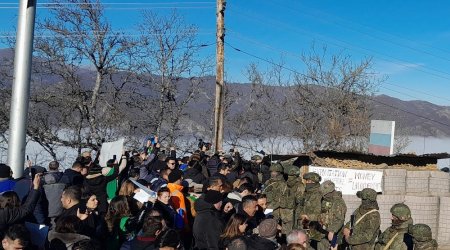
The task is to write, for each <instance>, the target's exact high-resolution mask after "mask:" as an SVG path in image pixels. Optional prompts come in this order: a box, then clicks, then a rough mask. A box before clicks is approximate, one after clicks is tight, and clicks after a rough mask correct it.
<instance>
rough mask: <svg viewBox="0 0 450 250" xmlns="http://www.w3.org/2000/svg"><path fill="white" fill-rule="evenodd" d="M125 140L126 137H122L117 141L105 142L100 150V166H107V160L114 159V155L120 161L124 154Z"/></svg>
mask: <svg viewBox="0 0 450 250" xmlns="http://www.w3.org/2000/svg"><path fill="white" fill-rule="evenodd" d="M124 142H125V139H123V138H122V139H119V140H117V141H113V142H105V143H103V144H102V149H101V151H100V159H99V163H100V166H102V167H106V162H107V161H108V160H110V159H112V158H113V156H114V155H115V156H116V157H117V161H119V160H120V157H121V156H122V151H123V143H124Z"/></svg>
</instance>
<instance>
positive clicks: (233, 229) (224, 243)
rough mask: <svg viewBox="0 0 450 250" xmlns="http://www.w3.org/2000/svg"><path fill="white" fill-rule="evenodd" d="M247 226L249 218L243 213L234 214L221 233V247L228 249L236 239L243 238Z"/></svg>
mask: <svg viewBox="0 0 450 250" xmlns="http://www.w3.org/2000/svg"><path fill="white" fill-rule="evenodd" d="M246 228H247V218H245V216H243V215H241V214H233V215H232V216H231V218H230V220H229V221H228V223H227V225H226V227H225V229H224V231H223V233H222V235H220V242H219V243H220V244H219V247H220V249H226V248H228V246H229V245H230V244H231V242H232V241H234V240H235V239H238V238H241V239H243V236H244V233H245V230H246Z"/></svg>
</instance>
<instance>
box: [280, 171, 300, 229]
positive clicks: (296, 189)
mask: <svg viewBox="0 0 450 250" xmlns="http://www.w3.org/2000/svg"><path fill="white" fill-rule="evenodd" d="M284 173H285V174H287V175H288V179H287V181H286V184H287V187H288V191H289V192H288V196H289V197H288V199H286V203H287V204H286V209H283V210H285V211H284V212H285V213H286V216H287V215H290V217H289V218H290V222H289V223H286V225H283V230H282V232H283V233H289V232H290V231H291V230H292V229H293V228H297V223H296V222H297V219H298V218H297V216H296V215H297V214H298V213H296V212H298V211H297V206H298V204H299V203H300V201H301V200H302V198H303V193H304V192H305V185H303V182H302V179H301V178H300V177H299V175H300V169H299V168H298V167H297V166H294V165H291V166H286V167H285V168H284Z"/></svg>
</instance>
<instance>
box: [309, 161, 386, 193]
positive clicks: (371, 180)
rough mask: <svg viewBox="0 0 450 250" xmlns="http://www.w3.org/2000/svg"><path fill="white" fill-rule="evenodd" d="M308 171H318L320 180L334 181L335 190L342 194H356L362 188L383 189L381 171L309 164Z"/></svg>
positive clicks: (380, 190) (379, 190) (378, 190)
mask: <svg viewBox="0 0 450 250" xmlns="http://www.w3.org/2000/svg"><path fill="white" fill-rule="evenodd" d="M309 172H315V173H318V174H319V175H320V176H321V177H322V182H324V181H326V180H330V181H332V182H334V184H335V185H336V190H338V191H341V192H342V194H356V192H358V191H360V190H362V189H364V188H372V189H374V190H375V191H377V192H382V191H383V190H382V180H383V171H374V170H356V169H344V168H324V167H315V166H309Z"/></svg>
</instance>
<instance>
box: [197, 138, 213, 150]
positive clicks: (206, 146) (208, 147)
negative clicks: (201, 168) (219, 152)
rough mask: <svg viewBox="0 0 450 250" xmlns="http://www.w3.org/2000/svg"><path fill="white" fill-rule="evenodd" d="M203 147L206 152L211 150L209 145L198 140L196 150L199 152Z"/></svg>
mask: <svg viewBox="0 0 450 250" xmlns="http://www.w3.org/2000/svg"><path fill="white" fill-rule="evenodd" d="M203 147H205V148H206V151H208V150H210V149H211V143H209V142H204V141H203V139H198V148H199V149H200V150H201V149H202V148H203Z"/></svg>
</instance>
